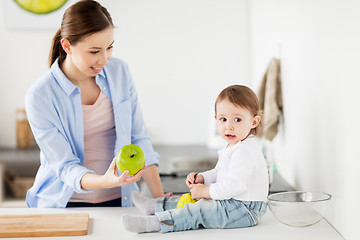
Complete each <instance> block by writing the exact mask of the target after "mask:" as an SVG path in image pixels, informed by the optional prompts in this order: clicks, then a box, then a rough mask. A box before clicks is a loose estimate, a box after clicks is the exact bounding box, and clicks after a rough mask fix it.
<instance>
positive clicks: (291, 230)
mask: <svg viewBox="0 0 360 240" xmlns="http://www.w3.org/2000/svg"><path fill="white" fill-rule="evenodd" d="M55 213H89V215H90V222H89V231H88V235H86V236H79V237H50V238H49V237H42V238H37V239H41V240H42V239H44V240H45V239H85V240H86V239H97V240H101V239H126V240H131V239H157V240H161V239H166V240H167V239H172V240H173V239H174V240H176V239H179V240H180V239H181V240H184V239H200V238H201V239H206V240H209V239H216V240H221V239H235V237H236V238H238V239H252V240H257V239H259V240H264V239H265V240H272V239H273V240H282V239H284V240H289V239H291V240H297V239H299V240H309V239H316V240H319V239H324V240H325V239H326V240H340V239H342V240H343V238H342V236H341V235H340V234H339V233H338V232H337V231H336V230H335V229H334V228H333V227H332V226H331V225H330V224H329V223H328V222H327V221H326V220H324V219H323V220H321V221H320V222H319V223H317V224H315V225H313V226H309V227H290V226H287V225H284V224H282V223H280V222H278V221H277V220H276V219H275V218H274V217H273V215H272V214H271V212H270V210H269V209H268V211H267V212H266V214H265V215H264V217H263V218H262V219H261V221H260V223H259V224H258V225H257V226H255V227H251V228H238V229H199V230H189V231H183V232H173V233H165V234H161V233H144V234H135V233H131V232H128V231H126V230H125V229H124V228H123V224H122V217H121V216H122V215H124V214H136V215H140V212H139V211H138V210H137V209H136V208H67V209H53V208H52V209H36V208H0V214H1V215H12V214H55ZM240 237H241V238H240ZM12 239H14V238H12ZM16 239H24V240H25V239H32V238H16Z"/></svg>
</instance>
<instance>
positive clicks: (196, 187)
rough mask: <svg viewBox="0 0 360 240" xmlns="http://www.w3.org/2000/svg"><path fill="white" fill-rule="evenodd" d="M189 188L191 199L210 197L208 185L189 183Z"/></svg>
mask: <svg viewBox="0 0 360 240" xmlns="http://www.w3.org/2000/svg"><path fill="white" fill-rule="evenodd" d="M189 188H190V193H191V199H201V198H211V196H210V192H209V186H206V185H204V184H202V183H199V184H191V185H190V186H189Z"/></svg>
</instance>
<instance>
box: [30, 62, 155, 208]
mask: <svg viewBox="0 0 360 240" xmlns="http://www.w3.org/2000/svg"><path fill="white" fill-rule="evenodd" d="M96 84H97V85H98V86H99V87H100V89H101V91H102V92H103V93H104V94H105V95H106V96H107V97H108V98H109V99H110V100H111V101H112V104H113V110H114V121H115V131H116V142H115V148H114V156H115V155H116V153H117V152H118V151H119V149H120V148H121V147H122V146H124V145H127V144H136V145H138V146H140V147H141V148H142V149H143V150H144V152H145V156H146V164H145V165H146V166H149V165H152V164H158V157H159V155H158V154H157V153H156V152H154V150H153V147H152V145H151V142H150V138H149V136H148V134H147V130H146V127H145V124H144V121H143V117H142V113H141V109H140V106H139V104H138V99H137V93H136V90H135V87H134V83H133V81H132V78H131V75H130V71H129V69H128V66H127V65H126V63H124V62H123V61H122V60H120V59H116V58H111V59H110V60H109V62H108V64H107V65H106V66H105V67H104V68H103V70H102V71H101V72H100V73H99V74H98V75H97V76H96ZM25 105H26V112H27V116H28V119H29V123H30V126H31V129H32V131H33V133H34V137H35V140H36V142H37V144H38V146H39V148H40V163H41V164H40V168H39V170H38V172H37V174H36V178H35V182H34V185H33V186H32V188H30V189H29V190H28V192H27V196H26V202H27V204H28V206H29V207H59V208H62V207H66V204H67V203H68V201H69V199H70V198H71V196H72V195H73V193H74V191H75V192H77V193H85V192H87V191H86V190H84V189H82V188H81V186H80V180H81V178H82V177H83V175H84V174H85V173H93V172H92V171H90V170H89V169H86V168H85V167H83V163H84V126H83V115H82V103H81V94H80V89H79V88H78V87H77V86H76V85H74V84H73V83H72V82H71V81H70V80H68V79H67V78H66V76H65V75H64V73H63V72H62V71H61V69H60V67H59V64H58V61H55V62H54V64H53V65H52V66H51V68H50V69H49V71H48V72H47V73H46V74H45V75H44V76H42V77H41V78H40V79H39V80H38V81H37V82H36V83H35V84H34V85H33V86H32V87H31V88H30V89H29V91H28V92H27V94H26V100H25ZM134 190H136V191H138V190H139V189H138V187H137V185H136V183H133V184H131V185H129V186H126V187H121V194H122V206H123V207H128V206H133V205H132V201H131V197H130V193H131V192H132V191H134Z"/></svg>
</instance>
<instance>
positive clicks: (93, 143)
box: [70, 91, 121, 203]
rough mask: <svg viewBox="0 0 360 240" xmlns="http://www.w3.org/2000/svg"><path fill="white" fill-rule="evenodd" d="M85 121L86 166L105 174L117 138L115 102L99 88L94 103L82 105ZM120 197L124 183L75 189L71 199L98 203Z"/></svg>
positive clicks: (72, 200) (71, 200) (111, 158)
mask: <svg viewBox="0 0 360 240" xmlns="http://www.w3.org/2000/svg"><path fill="white" fill-rule="evenodd" d="M82 112H83V121H84V154H85V161H84V166H85V167H86V168H87V169H90V170H93V171H94V172H95V173H96V174H101V175H103V174H104V173H105V172H106V170H107V169H108V167H109V165H110V163H111V161H112V160H113V158H114V147H115V140H116V132H115V122H114V113H113V106H112V103H111V101H110V99H109V98H108V97H107V96H106V95H105V94H104V93H103V92H102V91H100V94H99V97H98V99H97V100H96V102H95V103H94V104H93V105H82ZM119 197H121V187H117V188H105V189H99V190H94V191H92V192H88V193H80V194H79V193H75V192H74V194H73V195H72V197H71V199H70V202H89V203H98V202H105V201H110V200H113V199H116V198H119Z"/></svg>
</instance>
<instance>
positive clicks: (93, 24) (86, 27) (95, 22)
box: [49, 0, 114, 67]
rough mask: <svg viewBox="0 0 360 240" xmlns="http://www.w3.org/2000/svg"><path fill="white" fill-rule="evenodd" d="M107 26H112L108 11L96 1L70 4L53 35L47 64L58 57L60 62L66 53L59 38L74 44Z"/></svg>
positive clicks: (88, 0)
mask: <svg viewBox="0 0 360 240" xmlns="http://www.w3.org/2000/svg"><path fill="white" fill-rule="evenodd" d="M108 27H114V24H113V22H112V19H111V16H110V14H109V12H108V11H107V10H106V8H104V7H103V6H101V5H100V4H99V3H98V2H96V1H93V0H82V1H79V2H77V3H75V4H73V5H72V6H70V7H69V8H68V9H67V10H66V11H65V13H64V16H63V19H62V22H61V27H60V28H59V30H58V31H57V32H56V34H55V36H54V37H53V40H52V44H51V49H50V54H49V66H50V67H51V65H52V64H53V63H54V62H55V60H56V59H57V58H59V64H61V63H62V62H63V61H64V60H65V58H66V53H65V51H64V49H63V48H62V46H61V43H60V41H61V39H62V38H66V39H68V40H69V42H70V44H76V43H77V42H79V41H81V40H83V39H84V38H86V37H87V36H89V35H91V34H93V33H96V32H100V31H102V30H104V29H106V28H108Z"/></svg>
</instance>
